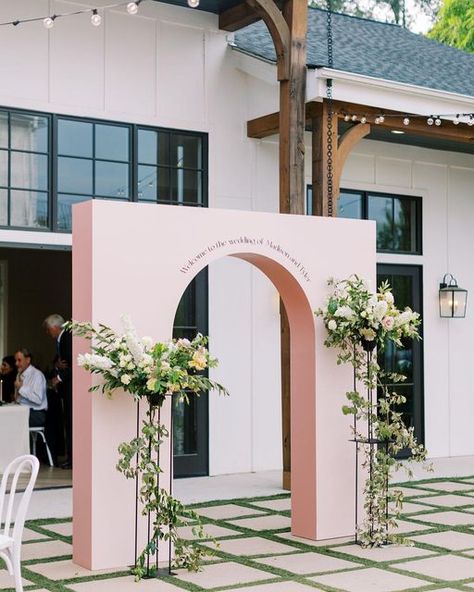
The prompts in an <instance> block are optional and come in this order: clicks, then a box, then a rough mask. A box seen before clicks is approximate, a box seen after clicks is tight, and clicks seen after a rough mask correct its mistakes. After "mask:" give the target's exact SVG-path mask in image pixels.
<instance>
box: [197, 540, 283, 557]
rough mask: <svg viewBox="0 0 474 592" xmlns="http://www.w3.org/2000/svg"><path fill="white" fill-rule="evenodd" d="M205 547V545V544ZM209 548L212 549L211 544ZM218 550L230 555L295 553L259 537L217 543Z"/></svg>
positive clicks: (281, 544)
mask: <svg viewBox="0 0 474 592" xmlns="http://www.w3.org/2000/svg"><path fill="white" fill-rule="evenodd" d="M206 546H207V544H206ZM209 546H210V547H211V548H213V545H212V543H209ZM219 550H220V551H223V552H224V553H230V554H231V555H243V556H247V557H248V556H251V555H270V554H275V555H277V554H278V553H291V552H294V551H295V548H294V547H290V546H289V545H284V544H283V543H277V542H275V541H269V540H268V539H264V538H261V537H245V538H243V539H230V540H223V541H219Z"/></svg>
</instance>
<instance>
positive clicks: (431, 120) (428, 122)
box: [426, 117, 434, 125]
mask: <svg viewBox="0 0 474 592" xmlns="http://www.w3.org/2000/svg"><path fill="white" fill-rule="evenodd" d="M426 123H427V124H428V125H433V123H434V119H433V118H432V117H428V119H427V120H426Z"/></svg>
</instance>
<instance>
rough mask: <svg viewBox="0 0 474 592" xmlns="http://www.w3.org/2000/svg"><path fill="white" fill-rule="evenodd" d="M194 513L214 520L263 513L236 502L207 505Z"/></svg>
mask: <svg viewBox="0 0 474 592" xmlns="http://www.w3.org/2000/svg"><path fill="white" fill-rule="evenodd" d="M196 513H197V514H199V515H200V516H206V518H213V519H214V520H226V519H228V518H239V517H240V516H251V515H256V514H265V512H262V511H259V510H251V509H249V508H243V507H242V506H237V505H236V504H224V505H222V506H209V507H207V508H198V509H196Z"/></svg>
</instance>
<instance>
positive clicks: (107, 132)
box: [95, 124, 129, 161]
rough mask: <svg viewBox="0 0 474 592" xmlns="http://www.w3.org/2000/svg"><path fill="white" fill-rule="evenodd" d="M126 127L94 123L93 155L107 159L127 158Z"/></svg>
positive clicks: (125, 159) (124, 159)
mask: <svg viewBox="0 0 474 592" xmlns="http://www.w3.org/2000/svg"><path fill="white" fill-rule="evenodd" d="M128 134H129V129H128V127H122V126H118V125H103V124H96V126H95V156H96V158H106V159H107V160H123V161H127V160H128Z"/></svg>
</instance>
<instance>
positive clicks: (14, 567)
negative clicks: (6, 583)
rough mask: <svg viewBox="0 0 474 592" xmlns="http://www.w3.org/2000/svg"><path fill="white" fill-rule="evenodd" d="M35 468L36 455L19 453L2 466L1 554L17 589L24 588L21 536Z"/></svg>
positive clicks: (34, 476) (0, 489)
mask: <svg viewBox="0 0 474 592" xmlns="http://www.w3.org/2000/svg"><path fill="white" fill-rule="evenodd" d="M38 469H39V461H38V459H37V458H36V456H32V455H31V454H26V455H25V456H19V457H18V458H15V460H13V461H12V462H11V463H10V464H9V465H8V467H7V468H6V469H5V472H4V473H3V477H2V482H1V485H0V557H1V558H2V559H3V560H4V561H5V564H6V566H7V570H8V573H9V574H10V575H12V576H13V577H14V578H15V590H16V592H23V584H22V581H21V538H22V535H23V526H24V524H25V518H26V512H27V511H28V505H29V503H30V499H31V494H32V492H33V487H34V485H35V481H36V477H37V475H38ZM24 473H30V478H29V481H28V484H27V486H26V488H25V490H24V491H23V492H17V487H18V479H19V478H20V477H21V475H22V474H24ZM8 485H9V486H10V493H9V494H7V486H8ZM15 498H17V500H18V501H17V503H15V501H16V500H15ZM14 506H15V508H14ZM2 525H3V526H2Z"/></svg>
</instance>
